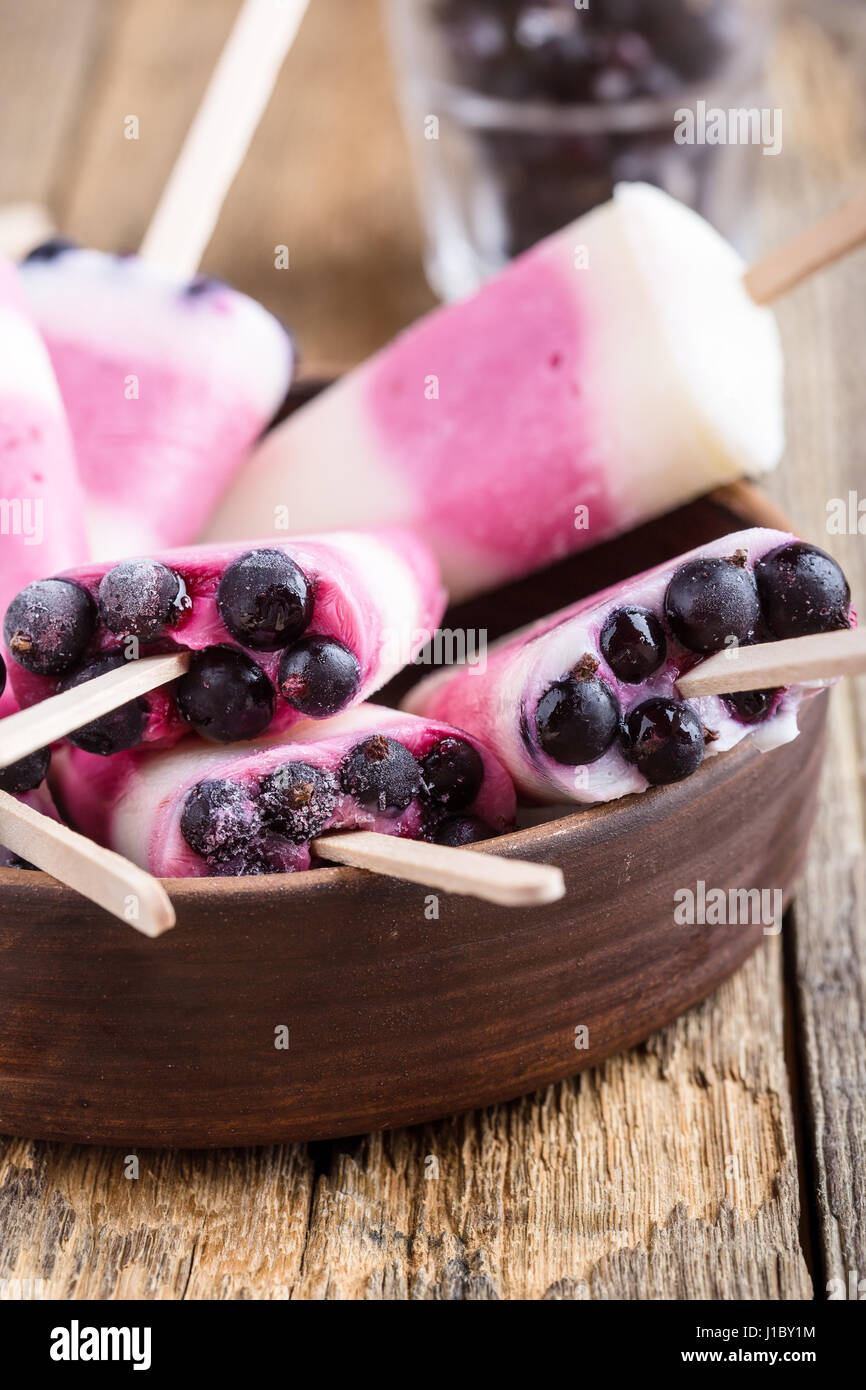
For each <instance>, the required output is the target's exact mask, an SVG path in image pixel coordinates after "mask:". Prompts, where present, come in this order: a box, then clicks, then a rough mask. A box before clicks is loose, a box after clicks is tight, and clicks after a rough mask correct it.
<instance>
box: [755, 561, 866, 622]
mask: <svg viewBox="0 0 866 1390" xmlns="http://www.w3.org/2000/svg"><path fill="white" fill-rule="evenodd" d="M755 578H756V580H757V582H758V593H759V595H760V598H761V607H762V608H763V611H764V617H765V618H766V620H767V624H768V626H769V628H770V630H771V632H772V634H773V636H774V637H804V636H806V634H807V633H810V632H830V631H832V630H833V629H834V628H843V627H850V626H851V619H850V616H849V613H848V607H849V604H850V602H851V591H850V589H849V588H848V581H847V579H846V578H845V576H844V574H843V573H842V571H841V569H840V568H839V566H838V565H837V564H836V561H835V560H834V559H833V558H832V557H831V556H830V555H827V554H826V553H825V552H824V551H823V550H819V549H818V547H817V546H816V545H806V543H805V541H791V542H790V543H789V544H788V545H780V546H779V547H778V549H777V550H771V551H770V553H769V555H765V556H764V558H763V559H762V560H759V561H758V563H757V564H756V565H755Z"/></svg>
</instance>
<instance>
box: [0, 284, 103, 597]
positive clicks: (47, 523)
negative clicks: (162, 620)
mask: <svg viewBox="0 0 866 1390" xmlns="http://www.w3.org/2000/svg"><path fill="white" fill-rule="evenodd" d="M88 553H89V552H88V549H87V539H86V535H85V529H84V498H83V494H82V491H81V485H80V482H79V479H78V474H77V471H76V466H75V459H74V457H73V452H72V440H71V437H70V434H69V427H68V425H67V422H66V416H65V414H64V411H63V403H62V401H61V399H60V392H59V391H58V389H57V382H56V381H55V379H54V374H53V372H52V370H51V363H50V361H49V358H48V353H47V352H46V351H45V345H44V344H43V342H42V339H41V338H40V336H39V334H38V332H37V330H36V328H35V327H34V326H33V323H32V321H31V318H30V315H29V313H28V311H27V306H26V303H25V300H24V296H23V294H22V293H21V287H20V284H19V282H18V278H17V275H16V271H15V268H14V266H12V265H10V264H9V262H8V261H5V260H3V259H2V258H0V606H2V608H5V607H6V604H7V603H8V602H9V601H10V599H11V598H12V596H13V594H15V593H17V591H18V590H19V589H20V588H22V587H23V585H25V584H27V583H29V581H30V580H31V579H35V578H36V577H37V575H40V574H45V573H48V572H50V571H51V570H55V569H65V568H66V567H67V566H68V565H74V564H78V563H80V562H81V561H83V560H85V559H86V558H87V555H88Z"/></svg>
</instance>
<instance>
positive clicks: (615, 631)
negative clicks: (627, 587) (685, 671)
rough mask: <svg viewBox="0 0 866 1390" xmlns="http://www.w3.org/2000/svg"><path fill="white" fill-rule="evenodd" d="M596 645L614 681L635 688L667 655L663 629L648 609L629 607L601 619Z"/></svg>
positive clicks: (619, 609)
mask: <svg viewBox="0 0 866 1390" xmlns="http://www.w3.org/2000/svg"><path fill="white" fill-rule="evenodd" d="M599 640H600V646H601V650H602V652H603V654H604V659H605V661H606V662H607V664H608V666H609V667H610V669H611V670H612V671H613V674H614V675H615V676H616V678H617V680H621V681H626V682H627V683H628V684H629V685H637V683H638V682H639V681H643V680H646V678H647V676H651V675H652V673H653V671H657V670H658V668H659V667H660V666H661V664H662V662H663V661H664V659H665V657H666V656H667V650H668V644H667V639H666V638H665V633H664V628H663V627H662V625H661V623H660V622H659V620H658V618H657V617H656V615H655V613H651V612H650V610H649V609H648V608H638V607H636V606H634V605H632V604H629V605H628V606H627V607H625V608H616V609H614V611H613V612H612V613H611V614H610V615H609V616H608V617H607V618H606V619H605V623H604V626H603V627H602V629H601V636H600V639H599Z"/></svg>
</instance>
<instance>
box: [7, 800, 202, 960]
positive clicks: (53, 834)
mask: <svg viewBox="0 0 866 1390" xmlns="http://www.w3.org/2000/svg"><path fill="white" fill-rule="evenodd" d="M0 844H2V845H4V846H5V847H6V849H10V850H11V851H12V853H13V854H17V855H19V856H20V857H21V858H22V859H26V860H28V862H29V863H31V864H35V865H36V866H37V868H39V869H44V871H45V872H46V873H47V874H51V875H52V876H53V877H54V878H56V879H58V880H59V881H60V882H61V883H65V884H66V885H67V887H69V888H74V890H75V892H76V893H81V894H82V896H83V897H85V898H89V899H90V901H91V902H93V903H96V904H98V906H99V907H104V908H105V910H106V912H111V913H112V914H113V915H114V916H115V917H119V918H120V920H121V922H128V923H129V925H130V926H131V927H135V929H136V930H137V931H140V932H143V933H144V935H145V936H161V935H162V933H163V932H164V931H168V929H169V927H173V926H174V924H175V921H176V918H175V913H174V908H173V907H172V905H171V899H170V898H169V896H168V894H167V893H166V891H165V889H164V888H163V886H162V884H161V883H160V882H159V880H158V879H156V878H154V877H153V876H152V875H151V874H149V873H147V872H146V870H144V869H139V868H138V866H137V865H136V864H131V863H130V862H129V860H128V859H124V858H123V857H122V856H121V855H119V854H114V853H113V852H112V851H111V850H109V849H102V848H101V847H100V846H99V845H96V844H94V843H93V841H92V840H87V839H85V837H84V836H83V835H79V834H77V833H76V831H74V830H70V829H69V827H68V826H67V825H61V824H60V822H59V821H55V820H52V819H51V817H50V816H43V815H42V814H41V813H40V812H39V811H35V810H34V809H33V807H32V806H26V805H25V804H24V803H23V802H21V801H16V800H15V797H14V796H10V795H9V793H8V792H0Z"/></svg>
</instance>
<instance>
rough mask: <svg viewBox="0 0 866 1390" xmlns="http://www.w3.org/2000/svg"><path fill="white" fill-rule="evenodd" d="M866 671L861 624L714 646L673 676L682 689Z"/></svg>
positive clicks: (728, 688) (770, 684) (741, 686)
mask: <svg viewBox="0 0 866 1390" xmlns="http://www.w3.org/2000/svg"><path fill="white" fill-rule="evenodd" d="M863 672H866V628H852V629H844V630H842V631H839V632H816V633H812V634H810V636H808V637H789V638H786V639H784V640H783V641H781V642H762V643H760V645H758V646H754V647H731V648H730V650H729V651H723V652H716V654H715V656H710V657H708V658H707V660H706V661H702V662H701V663H700V664H699V665H698V666H694V667H693V668H692V670H691V671H687V672H686V674H685V675H684V676H680V678H679V680H678V681H677V688H678V690H679V692H680V694H681V695H685V696H695V695H727V694H729V693H731V692H733V691H735V690H769V689H772V688H774V687H775V686H778V685H802V684H803V683H804V682H807V681H820V680H829V679H830V678H831V677H832V676H856V675H858V674H861V673H863Z"/></svg>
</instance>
